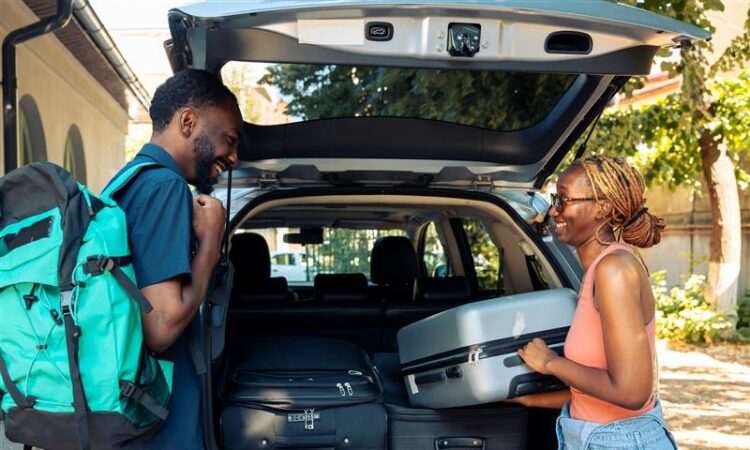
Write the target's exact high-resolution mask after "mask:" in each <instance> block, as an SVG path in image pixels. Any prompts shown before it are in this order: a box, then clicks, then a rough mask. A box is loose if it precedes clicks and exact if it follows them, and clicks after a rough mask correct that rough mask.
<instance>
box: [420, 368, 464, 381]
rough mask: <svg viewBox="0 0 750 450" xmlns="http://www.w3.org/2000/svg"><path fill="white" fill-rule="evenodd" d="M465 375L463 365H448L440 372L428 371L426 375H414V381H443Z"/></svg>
mask: <svg viewBox="0 0 750 450" xmlns="http://www.w3.org/2000/svg"><path fill="white" fill-rule="evenodd" d="M463 376H464V373H463V371H462V370H461V367H459V366H453V367H448V368H447V369H445V370H441V371H440V372H433V373H428V374H425V375H417V376H415V377H414V383H415V384H417V385H420V384H421V385H425V384H431V383H442V382H443V381H446V380H455V379H458V378H462V377H463Z"/></svg>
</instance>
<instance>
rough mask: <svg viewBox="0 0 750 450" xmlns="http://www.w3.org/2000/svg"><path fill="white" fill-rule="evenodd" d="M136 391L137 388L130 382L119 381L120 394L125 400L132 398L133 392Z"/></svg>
mask: <svg viewBox="0 0 750 450" xmlns="http://www.w3.org/2000/svg"><path fill="white" fill-rule="evenodd" d="M137 390H138V387H137V386H136V385H135V384H133V383H131V382H130V381H121V382H120V394H122V395H123V396H125V397H127V398H131V397H133V395H134V394H135V392H136V391H137Z"/></svg>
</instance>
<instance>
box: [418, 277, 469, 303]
mask: <svg viewBox="0 0 750 450" xmlns="http://www.w3.org/2000/svg"><path fill="white" fill-rule="evenodd" d="M419 285H420V291H421V292H422V300H424V301H426V302H430V303H461V302H465V301H467V300H469V297H471V291H470V290H469V282H468V281H466V277H462V276H457V277H445V278H423V279H421V280H420V281H419Z"/></svg>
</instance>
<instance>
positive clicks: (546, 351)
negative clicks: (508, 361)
mask: <svg viewBox="0 0 750 450" xmlns="http://www.w3.org/2000/svg"><path fill="white" fill-rule="evenodd" d="M518 356H520V357H521V359H523V361H524V362H525V363H526V364H527V365H528V366H529V367H531V368H532V369H533V370H535V371H537V372H539V373H541V374H544V375H548V374H550V371H549V369H548V367H549V363H550V362H552V361H553V360H555V359H556V358H560V355H558V354H557V353H555V352H554V351H552V350H550V348H549V347H548V346H547V343H546V342H544V340H543V339H540V338H534V340H532V341H531V342H529V343H528V344H526V345H525V346H524V347H523V348H521V349H519V350H518Z"/></svg>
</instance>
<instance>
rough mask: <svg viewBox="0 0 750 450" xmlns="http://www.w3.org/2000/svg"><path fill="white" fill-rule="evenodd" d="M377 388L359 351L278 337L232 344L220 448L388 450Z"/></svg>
mask: <svg viewBox="0 0 750 450" xmlns="http://www.w3.org/2000/svg"><path fill="white" fill-rule="evenodd" d="M381 395H382V387H381V385H380V380H379V379H378V378H377V376H375V373H374V371H373V367H372V364H371V363H370V361H369V358H368V357H367V355H366V354H365V353H364V351H363V350H362V349H361V348H359V347H358V346H356V345H354V344H352V343H349V342H345V341H338V340H334V339H325V338H311V337H300V338H291V337H289V338H288V337H278V338H267V339H255V340H250V341H245V342H243V343H241V344H239V345H235V346H234V348H232V350H230V353H229V355H228V357H227V366H226V370H225V374H224V378H223V382H222V385H221V387H220V398H221V400H222V403H223V408H222V413H221V418H220V429H221V443H222V447H223V448H225V449H302V448H304V449H331V450H333V449H361V450H375V449H384V448H385V447H386V442H385V441H386V418H385V408H384V406H383V405H382V403H381Z"/></svg>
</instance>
